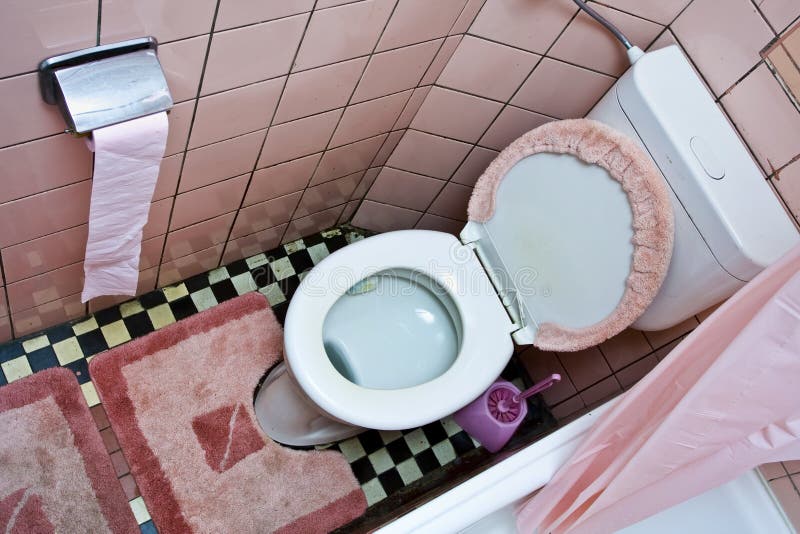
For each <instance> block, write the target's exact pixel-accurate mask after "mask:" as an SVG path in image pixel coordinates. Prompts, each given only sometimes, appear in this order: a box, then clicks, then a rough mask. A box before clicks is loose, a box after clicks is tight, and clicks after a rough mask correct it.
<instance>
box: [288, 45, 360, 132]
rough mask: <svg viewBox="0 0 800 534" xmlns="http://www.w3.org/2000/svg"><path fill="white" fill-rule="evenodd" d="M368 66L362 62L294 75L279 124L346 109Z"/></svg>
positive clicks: (290, 78) (348, 62)
mask: <svg viewBox="0 0 800 534" xmlns="http://www.w3.org/2000/svg"><path fill="white" fill-rule="evenodd" d="M366 64H367V58H359V59H353V60H351V61H345V62H343V63H337V64H335V65H329V66H327V67H320V68H318V69H312V70H308V71H304V72H297V73H294V74H292V75H291V76H289V81H288V83H287V84H286V89H285V91H284V93H283V97H282V98H281V103H280V104H279V105H278V112H277V113H276V114H275V119H274V122H275V124H278V123H281V122H286V121H290V120H293V119H298V118H300V117H307V116H309V115H314V114H316V113H320V112H322V111H328V110H330V109H335V108H339V107H342V106H344V105H345V104H347V102H348V100H349V99H350V96H351V95H352V94H353V90H354V89H355V87H356V84H358V79H359V77H360V76H361V73H362V72H363V71H364V66H365V65H366ZM321 88H324V90H323V89H321Z"/></svg>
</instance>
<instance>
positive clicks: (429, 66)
mask: <svg viewBox="0 0 800 534" xmlns="http://www.w3.org/2000/svg"><path fill="white" fill-rule="evenodd" d="M468 5H469V0H467V1H466V2H464V6H463V7H462V8H461V11H460V12H459V13H458V16H456V17H455V20H453V23H452V24H451V25H450V29H449V30H448V32H447V35H445V36H444V38H443V40H442V44H441V45H440V46H439V50H437V51H436V54H434V56H433V59H432V60H431V62H430V63H429V64H428V68H427V69H425V73H424V74H423V75H422V77H421V78H420V80H419V82H417V87H415V88H414V92H416V91H417V89H420V88H422V87H428V88H429V89H428V93H427V94H426V95H425V98H423V99H422V102H420V104H419V107H417V110H416V111H415V112H414V116H413V117H411V119H410V120H409V121H408V126H406V127H405V128H400V129H398V130H391V131H390V132H389V133H390V134H391V133H392V132H394V131H402V132H403V133H402V134H401V135H400V138H399V139H398V141H397V144H396V145H395V146H394V148H393V149H392V152H391V153H390V154H389V155H388V156H387V158H386V161H385V162H384V164H383V165H381V166H380V170H379V171H378V174H377V175H376V176H375V180H373V182H372V184H370V186H369V187H368V188H367V190H366V191H364V194H363V195H362V196H361V198H360V199H357V200H356V202H358V205H357V206H356V207H355V209H354V210H353V213H352V214H351V216H350V219H351V220H352V219H353V217H355V215H356V214H357V213H358V210H359V209H361V206H362V204H363V203H364V201H365V200H366V199H367V196H368V195H369V192H370V190H371V189H372V187H373V186H374V185H375V182H376V181H377V179H378V177H379V176H380V173H381V172H382V170H383V167H385V166H386V162H388V161H389V158H391V156H392V154H393V153H394V150H395V149H397V146H398V145H399V144H400V143H401V142H402V141H403V137H405V135H406V133H407V132H408V130H409V128H410V126H411V123H412V122H414V119H415V118H416V116H417V113H419V110H420V109H421V108H422V105H423V104H424V103H425V100H427V99H428V95H429V94H430V91H431V89H432V88H433V87H434V86H435V85H436V82H437V81H438V79H439V77H440V76H441V75H442V72H444V70H445V69H446V68H447V65H448V64H449V63H450V60H452V59H453V55H455V53H456V51H457V50H458V47H459V46H460V45H461V43H462V42H463V40H464V37H465V36H466V35H467V32H468V31H469V29H470V28H471V27H472V25H473V24H474V23H475V20H476V19H477V18H478V16H479V15H480V13H481V11H483V9H484V7H486V0H484V1H483V3H482V4H481V7H480V8H479V9H478V10H477V11H476V12H475V16H474V17H472V20H471V21H470V22H469V24H468V25H467V27H466V28H465V29H464V31H463V32H461V33H454V34H451V33H450V32H452V31H453V28H455V27H456V24H458V21H459V19H460V18H461V15H463V14H464V12H465V11H466V9H467V6H468ZM455 36H460V37H461V38H460V39H459V42H458V44H457V45H456V47H455V48H454V49H453V53H452V54H450V57H449V58H448V59H447V61H446V62H445V64H444V66H442V70H441V71H440V72H439V74H437V76H436V79H435V80H433V82H431V83H430V84H426V85H420V84H421V83H422V81H423V80H424V79H425V76H427V75H428V72H429V71H430V69H431V67H433V64H434V63H435V62H436V59H437V57H438V56H439V53H440V52H441V51H442V48H444V45H445V44H446V43H447V40H448V39H449V38H450V37H455ZM413 97H414V93H413V92H412V93H411V97H410V98H409V101H408V102H406V107H407V106H408V104H409V103H410V102H411V99H412V98H413ZM406 107H404V108H403V111H401V112H400V115H399V116H398V117H397V120H395V123H394V125H393V126H397V122H398V121H399V120H400V117H402V116H403V113H405V110H406ZM388 140H389V137H388V136H387V138H386V140H385V141H384V144H385V143H386V142H387V141H388ZM382 148H383V145H381V149H382ZM381 149H379V150H378V153H380V150H381ZM467 155H469V153H467ZM377 157H378V154H377V153H376V154H375V157H373V158H372V161H371V162H370V165H371V164H372V163H374V162H375V159H376V158H377ZM459 165H460V164H459ZM370 168H371V167H368V168H367V170H369V169H370ZM456 170H457V169H456ZM365 176H366V174H365V175H364V177H365ZM364 177H362V178H361V179H362V181H363V179H364ZM360 185H361V182H359V184H358V186H360ZM446 185H447V184H445V186H446ZM358 186H356V188H358ZM442 189H444V186H443V187H442ZM351 201H352V198H351ZM398 207H399V206H398ZM424 216H425V213H422V215H420V216H419V217H418V218H417V220H416V221H415V222H414V227H416V225H417V224H419V222H420V221H421V220H422V218H423V217H424ZM348 222H349V221H348Z"/></svg>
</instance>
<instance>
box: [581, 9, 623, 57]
mask: <svg viewBox="0 0 800 534" xmlns="http://www.w3.org/2000/svg"><path fill="white" fill-rule="evenodd" d="M572 1H573V2H575V3H576V4H578V7H579V8H581V9H582V10H584V11H585V12H586V13H587V14H588V15H589V16H590V17H592V18H593V19H594V20H596V21H597V22H599V23H600V24H602V25H603V26H605V28H606V29H607V30H608V31H610V32H611V33H613V34H614V37H616V38H617V39H619V41H620V42H621V43H622V44H623V45H625V48H626V49H628V50H630V49H631V48H633V45H632V44H631V42H630V41H629V40H628V38H627V37H625V34H624V33H622V32H621V31H619V28H617V27H616V26H614V25H613V24H611V23H610V22H609V21H608V20H607V19H606V18H605V17H604V16H603V15H601V14H600V13H598V12H597V11H595V10H594V9H592V8H591V7H589V6H588V5H586V2H584V1H583V0H572Z"/></svg>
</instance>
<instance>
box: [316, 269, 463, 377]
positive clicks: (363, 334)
mask: <svg viewBox="0 0 800 534" xmlns="http://www.w3.org/2000/svg"><path fill="white" fill-rule="evenodd" d="M322 334H323V336H322V337H323V344H324V346H325V351H326V353H327V355H328V358H329V359H330V361H331V363H332V364H333V366H334V367H335V368H336V369H337V370H338V371H339V373H341V374H342V376H344V377H345V378H347V379H348V380H349V381H351V382H353V383H355V384H358V385H360V386H363V387H366V388H371V389H401V388H408V387H412V386H415V385H418V384H423V383H425V382H428V381H430V380H433V379H434V378H436V377H437V376H440V375H441V374H443V373H444V372H445V371H447V370H448V369H449V368H450V366H451V365H452V364H453V362H454V361H455V359H456V356H457V355H458V351H459V348H460V342H461V328H460V320H459V318H458V312H457V310H456V307H455V304H454V303H453V301H452V299H451V298H450V297H449V295H448V293H447V291H446V290H445V289H444V288H443V287H441V286H439V285H438V284H436V283H435V282H433V280H431V279H430V278H428V277H427V276H425V275H422V274H419V273H410V272H404V271H402V270H391V271H383V272H380V273H378V274H376V275H374V276H370V277H368V278H365V279H363V280H360V281H359V282H357V283H356V284H354V285H353V286H352V287H351V289H350V290H348V291H347V292H346V293H345V294H344V295H342V296H341V297H340V298H339V300H337V301H336V303H335V304H334V305H333V307H332V308H331V309H330V311H329V312H328V315H327V316H326V318H325V322H324V324H323V331H322Z"/></svg>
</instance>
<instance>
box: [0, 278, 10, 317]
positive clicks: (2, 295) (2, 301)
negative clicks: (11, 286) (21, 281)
mask: <svg viewBox="0 0 800 534" xmlns="http://www.w3.org/2000/svg"><path fill="white" fill-rule="evenodd" d="M7 315H8V302H6V288H5V287H3V286H0V317H6V316H7Z"/></svg>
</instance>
